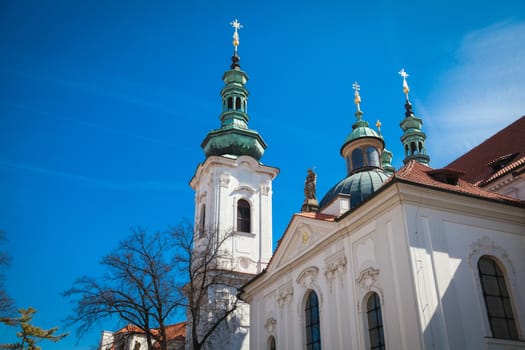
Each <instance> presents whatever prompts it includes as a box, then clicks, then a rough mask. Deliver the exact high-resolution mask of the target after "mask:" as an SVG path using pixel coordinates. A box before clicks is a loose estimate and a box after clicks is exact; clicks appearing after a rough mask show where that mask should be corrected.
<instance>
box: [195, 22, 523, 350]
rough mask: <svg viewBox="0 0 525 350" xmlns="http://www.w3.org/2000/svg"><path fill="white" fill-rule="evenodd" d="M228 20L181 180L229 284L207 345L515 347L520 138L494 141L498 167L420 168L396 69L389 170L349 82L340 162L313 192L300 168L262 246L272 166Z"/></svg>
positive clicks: (421, 148)
mask: <svg viewBox="0 0 525 350" xmlns="http://www.w3.org/2000/svg"><path fill="white" fill-rule="evenodd" d="M237 24H238V22H237ZM234 28H235V34H234V47H235V51H234V55H233V57H232V65H231V69H230V70H228V71H226V72H225V73H224V76H223V80H224V83H225V86H224V88H223V90H222V91H221V98H222V113H221V116H220V120H221V126H220V128H219V129H216V130H213V131H211V132H210V133H208V135H207V136H206V138H205V139H204V141H203V142H202V148H203V150H204V152H205V155H206V159H205V161H204V162H203V163H202V164H200V165H199V166H198V168H197V170H196V173H195V175H194V177H193V179H192V180H191V182H190V185H191V187H192V188H193V189H194V190H195V228H196V235H197V239H198V238H199V237H208V238H209V237H216V238H215V239H217V240H218V241H220V240H221V237H227V238H226V240H225V247H226V248H225V249H226V250H225V251H226V252H227V254H226V255H225V258H224V259H222V260H221V264H222V266H223V267H224V268H225V269H227V270H229V271H230V272H231V273H233V274H235V275H236V276H238V281H241V282H242V283H241V282H239V285H238V286H236V287H237V288H238V289H239V290H240V291H241V292H240V294H239V295H240V298H241V299H242V301H243V302H242V304H241V306H240V307H239V309H238V312H237V323H236V324H235V326H234V327H233V328H231V327H230V328H228V327H226V328H223V329H222V330H221V331H220V332H222V333H220V332H219V333H220V334H217V337H216V338H215V341H212V342H210V348H221V349H248V348H249V349H253V350H256V349H261V350H263V349H268V350H272V349H321V348H324V349H472V350H474V349H475V350H478V349H525V342H523V340H525V254H524V252H525V202H524V201H523V199H525V198H524V197H525V196H524V193H523V184H524V182H523V167H524V164H525V158H524V156H525V147H522V146H521V145H517V144H516V143H515V142H514V143H512V146H513V147H517V149H515V150H513V151H512V152H509V151H508V150H504V149H503V148H501V149H500V150H499V151H495V153H494V154H492V156H494V159H493V160H489V162H490V161H494V163H493V164H496V166H495V167H494V169H495V171H496V172H497V171H500V170H501V172H500V175H496V174H495V173H492V174H490V176H488V177H487V176H485V177H484V178H483V179H481V180H479V181H477V182H476V181H473V180H472V179H471V178H470V176H472V174H471V173H469V171H470V172H472V170H470V169H471V168H470V167H468V166H467V167H465V169H462V168H461V165H462V164H463V165H465V164H466V163H465V162H461V161H460V160H458V161H457V162H456V163H453V164H452V165H451V166H450V167H446V168H443V169H432V168H431V167H430V166H429V161H430V156H429V155H428V154H427V151H426V148H425V141H426V135H425V133H424V132H423V130H422V125H423V121H422V119H420V118H418V117H417V116H416V115H415V114H414V112H413V111H412V104H411V103H410V101H409V98H408V91H409V89H408V84H407V82H406V77H407V75H406V73H405V72H404V70H403V71H402V72H400V74H401V75H402V76H403V89H404V92H405V94H406V103H405V116H404V118H401V120H400V122H401V123H400V126H401V133H400V134H401V142H402V144H403V147H404V151H405V159H404V166H403V167H402V168H401V169H399V170H397V171H395V169H394V168H393V166H392V165H391V164H390V162H391V159H392V154H391V153H390V152H389V151H388V150H387V149H386V148H385V142H384V139H383V137H382V136H381V133H380V131H379V130H374V129H372V128H371V127H369V124H368V122H366V120H364V119H363V113H362V112H361V110H360V102H361V99H360V96H359V87H358V85H357V83H356V84H354V90H355V100H354V102H355V103H356V106H357V111H356V114H355V115H356V121H355V123H354V124H353V126H352V130H351V131H350V132H349V134H348V136H347V137H346V138H345V139H344V141H343V144H342V147H341V156H342V158H343V161H344V162H345V164H346V168H347V171H346V174H345V175H344V177H343V178H342V180H341V181H339V182H338V183H336V184H335V185H334V186H333V187H332V188H331V189H330V190H329V191H328V193H327V194H326V195H325V196H324V197H323V198H322V199H321V200H320V201H318V200H317V196H316V193H315V173H313V171H309V173H308V177H307V180H306V185H305V202H304V204H303V207H302V211H301V212H300V213H297V214H295V215H293V216H292V218H291V220H290V223H289V225H288V227H287V229H286V231H285V232H284V234H283V236H282V239H281V240H280V242H279V245H278V247H277V248H276V250H275V252H274V253H273V255H272V247H271V242H272V181H273V179H274V178H275V177H276V176H277V175H278V170H277V169H276V168H273V167H270V166H265V165H262V164H261V163H260V159H261V157H262V155H263V152H264V149H265V148H266V143H265V142H264V140H263V139H262V137H261V136H260V135H259V134H258V133H257V132H256V131H255V130H251V129H249V128H248V114H247V100H248V92H247V90H246V88H245V84H246V82H247V79H248V77H247V75H246V73H245V72H243V71H242V70H241V69H240V64H239V57H238V55H237V46H238V34H237V29H239V26H237V27H235V25H234ZM521 120H523V118H522V119H521ZM523 124H524V123H523V122H521V123H520V124H519V127H520V128H521V131H520V132H519V133H521V135H523V132H524V130H523ZM341 136H342V137H343V136H344V135H341ZM521 139H523V137H522V136H521ZM498 142H504V141H502V140H501V139H500V140H498ZM507 142H510V141H509V140H507ZM488 148H490V149H492V148H493V147H488ZM498 152H503V153H505V154H499V153H498ZM479 154H486V152H484V151H481V152H479ZM476 157H478V158H479V157H480V156H479V155H478V156H471V157H470V158H476ZM470 158H469V159H470ZM498 159H499V160H498ZM478 161H479V159H478ZM485 165H486V164H485ZM502 169H503V170H502ZM509 169H510V170H509ZM474 172H476V171H474ZM463 176H467V177H469V178H468V179H463V178H462V177H463ZM492 177H494V178H492ZM509 178H511V180H509ZM500 183H501V184H502V185H501V186H499V187H498V186H496V185H494V186H493V187H490V188H489V187H487V186H488V184H500ZM498 189H504V191H498ZM502 193H504V194H502ZM506 194H508V195H510V196H508V195H506ZM512 195H514V197H512ZM218 292H221V291H220V290H215V289H214V290H210V292H209V302H210V303H213V302H215V301H216V300H215V299H214V298H216V297H217V295H219V294H218ZM222 292H223V293H227V294H229V298H234V297H236V295H235V294H236V292H237V291H236V290H234V289H228V290H224V291H222ZM223 296H224V295H223ZM214 300H215V301H214ZM189 332H191V329H190V330H189Z"/></svg>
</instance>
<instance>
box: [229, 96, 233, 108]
mask: <svg viewBox="0 0 525 350" xmlns="http://www.w3.org/2000/svg"><path fill="white" fill-rule="evenodd" d="M232 109H233V99H232V98H231V97H228V110H229V111H231V110H232Z"/></svg>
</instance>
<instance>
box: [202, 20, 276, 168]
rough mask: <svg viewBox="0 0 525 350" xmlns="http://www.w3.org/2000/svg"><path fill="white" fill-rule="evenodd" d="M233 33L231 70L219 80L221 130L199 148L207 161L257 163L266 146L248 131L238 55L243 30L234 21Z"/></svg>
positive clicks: (245, 94)
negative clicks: (227, 159) (226, 158)
mask: <svg viewBox="0 0 525 350" xmlns="http://www.w3.org/2000/svg"><path fill="white" fill-rule="evenodd" d="M230 25H231V26H232V27H233V28H234V32H233V48H234V51H233V56H232V64H231V66H230V68H231V69H230V70H228V71H226V72H224V75H223V76H222V80H223V81H224V84H225V85H224V87H223V88H222V90H221V97H222V113H221V115H220V120H221V127H220V128H219V129H216V130H213V131H211V132H210V133H208V135H207V136H206V138H205V139H204V141H203V142H202V144H201V147H202V148H203V149H204V153H205V154H206V156H207V157H209V156H217V155H230V156H234V157H238V156H241V155H248V156H251V157H253V158H255V159H256V160H259V159H260V158H261V157H262V155H263V153H264V150H265V149H266V143H265V142H264V140H263V139H262V137H261V136H260V135H259V133H258V132H257V131H255V130H250V129H249V128H248V120H249V119H250V118H249V116H248V95H249V93H248V90H247V89H246V87H245V85H246V83H247V82H248V75H247V74H246V73H245V72H244V71H242V70H241V66H240V65H239V61H240V57H239V55H238V52H237V51H238V46H239V29H241V28H242V27H243V26H242V25H241V23H240V22H239V21H238V20H237V19H235V20H234V21H232V22H231V23H230Z"/></svg>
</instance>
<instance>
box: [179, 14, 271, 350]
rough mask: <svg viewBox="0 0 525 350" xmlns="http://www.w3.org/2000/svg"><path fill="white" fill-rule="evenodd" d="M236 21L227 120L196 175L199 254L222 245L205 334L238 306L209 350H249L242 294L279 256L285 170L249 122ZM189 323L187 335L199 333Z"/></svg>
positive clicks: (206, 144) (208, 142)
mask: <svg viewBox="0 0 525 350" xmlns="http://www.w3.org/2000/svg"><path fill="white" fill-rule="evenodd" d="M232 26H233V27H234V28H235V32H234V35H233V45H234V54H233V56H232V64H231V67H230V68H231V69H230V70H228V71H226V72H225V73H224V75H223V77H222V79H223V81H224V84H225V85H224V87H223V88H222V90H221V97H222V113H221V115H220V121H221V126H220V127H219V128H218V129H215V130H212V131H210V132H209V133H208V134H207V136H206V138H205V139H204V141H203V142H202V144H201V147H202V149H203V150H204V153H205V155H206V160H205V161H204V162H203V163H202V164H199V166H198V167H197V170H196V172H195V175H194V176H193V178H192V179H191V181H190V186H191V188H192V189H193V190H194V191H195V219H194V220H195V221H194V227H195V233H194V234H195V236H194V238H195V239H194V252H196V253H197V256H202V255H199V254H200V252H199V249H200V248H199V247H200V246H202V245H204V246H206V244H208V243H209V242H212V243H213V244H216V243H215V242H218V243H220V246H218V245H216V247H217V246H218V247H219V248H220V255H219V257H218V258H214V261H216V262H217V264H216V266H214V268H213V269H212V270H213V271H212V272H211V273H210V274H209V275H213V278H216V279H217V280H216V282H214V283H213V284H212V285H211V286H209V287H207V289H206V294H207V297H206V300H204V299H199V300H197V301H196V302H198V303H201V304H203V303H205V304H206V307H208V308H209V310H210V311H206V310H204V311H203V317H201V315H200V314H199V316H198V317H199V321H198V322H197V325H196V326H195V327H197V332H201V330H202V329H205V328H206V327H207V325H206V323H207V322H209V320H210V319H212V320H214V319H217V318H220V317H222V316H221V315H224V310H225V309H224V308H223V309H221V305H230V304H229V303H231V302H232V300H233V301H235V303H236V304H235V305H236V306H237V307H236V309H235V311H234V312H233V313H232V314H231V315H230V316H228V318H227V319H225V321H224V322H222V324H221V326H220V327H218V328H216V329H215V330H214V331H213V336H210V338H209V340H208V341H207V342H206V344H207V345H206V349H208V348H209V349H219V348H220V349H231V350H234V349H235V350H239V349H243V350H248V349H249V305H248V304H246V303H244V302H243V301H242V300H239V299H237V294H238V293H239V290H240V288H241V287H242V286H243V285H244V284H245V283H247V282H248V281H249V280H250V279H251V278H253V277H254V276H255V275H256V274H258V273H260V272H262V271H263V269H264V268H265V267H266V266H267V265H268V262H269V261H270V258H271V256H272V181H273V179H275V177H276V176H277V174H278V173H279V169H277V168H274V167H269V166H266V165H263V164H261V163H260V159H261V157H262V155H263V153H264V150H265V149H266V143H265V142H264V140H263V139H262V137H261V136H260V135H259V133H258V132H257V131H255V130H251V129H249V128H248V120H249V117H248V113H247V107H248V105H247V103H248V90H247V89H246V87H245V84H246V82H247V81H248V75H247V74H246V73H245V72H244V71H242V70H241V67H240V65H239V61H240V58H239V55H238V54H237V46H238V45H239V35H238V32H237V31H238V29H240V28H241V25H240V23H239V22H238V21H237V20H235V21H234V22H232ZM209 275H208V276H209ZM206 278H207V277H206ZM211 310H214V311H211ZM232 310H233V309H232ZM189 318H190V317H189ZM190 321H191V320H190V319H189V320H188V322H189V323H188V324H189V327H188V334H187V336H189V335H191V336H193V335H194V333H193V331H194V330H193V329H192V326H191V324H192V323H191V322H190ZM188 345H189V344H188ZM188 347H189V348H191V345H189V346H188Z"/></svg>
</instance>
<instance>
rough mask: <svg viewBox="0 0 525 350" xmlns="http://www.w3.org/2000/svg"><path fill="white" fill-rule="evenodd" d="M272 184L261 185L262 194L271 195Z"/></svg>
mask: <svg viewBox="0 0 525 350" xmlns="http://www.w3.org/2000/svg"><path fill="white" fill-rule="evenodd" d="M270 188H271V187H270V184H268V183H265V184H262V185H261V194H262V195H263V196H267V195H268V194H269V193H270Z"/></svg>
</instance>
